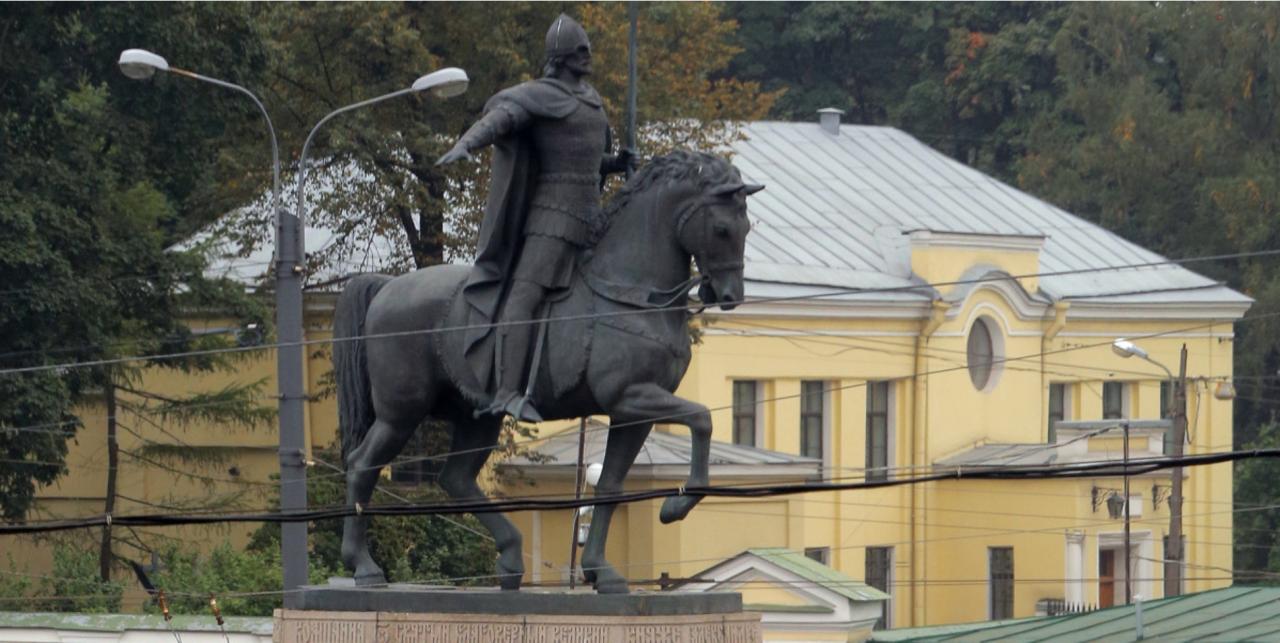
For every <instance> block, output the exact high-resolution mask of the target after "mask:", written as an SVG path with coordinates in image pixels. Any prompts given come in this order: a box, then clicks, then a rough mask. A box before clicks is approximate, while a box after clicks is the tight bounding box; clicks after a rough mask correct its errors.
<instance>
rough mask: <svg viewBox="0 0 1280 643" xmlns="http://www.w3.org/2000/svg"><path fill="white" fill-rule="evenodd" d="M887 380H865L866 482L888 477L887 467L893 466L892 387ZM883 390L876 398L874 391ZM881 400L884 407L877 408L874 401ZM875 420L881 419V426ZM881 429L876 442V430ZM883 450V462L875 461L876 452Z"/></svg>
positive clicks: (883, 479) (878, 480)
mask: <svg viewBox="0 0 1280 643" xmlns="http://www.w3.org/2000/svg"><path fill="white" fill-rule="evenodd" d="M889 384H890V382H888V381H869V382H867V410H866V414H867V416H866V462H865V464H866V467H865V469H866V471H865V475H864V480H866V481H867V482H883V481H885V480H888V479H889V469H890V468H891V467H892V466H893V448H892V440H891V435H892V433H893V432H892V430H891V429H892V426H891V424H892V423H891V419H892V411H893V387H891V386H890V385H889ZM878 391H883V395H882V396H881V397H879V398H877V396H876V393H877V392H878ZM878 399H879V400H883V405H884V409H883V410H877V409H876V408H875V407H876V405H875V402H876V401H877V400H878ZM877 420H883V427H878V426H876V422H877ZM877 430H882V439H881V440H880V444H879V445H877V443H876V440H875V438H876V432H877ZM879 451H882V452H883V462H880V463H877V462H876V455H877V452H879Z"/></svg>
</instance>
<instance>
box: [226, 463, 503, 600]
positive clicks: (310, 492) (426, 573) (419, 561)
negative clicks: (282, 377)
mask: <svg viewBox="0 0 1280 643" xmlns="http://www.w3.org/2000/svg"><path fill="white" fill-rule="evenodd" d="M315 457H316V459H317V460H320V461H324V462H326V463H329V464H330V465H331V468H329V469H327V470H326V469H319V468H317V469H313V470H312V471H313V473H312V474H311V475H310V476H308V478H307V501H308V502H309V503H310V504H311V505H313V506H318V507H326V506H336V505H342V504H344V503H345V502H346V479H345V477H344V476H343V475H342V473H341V472H340V471H337V470H336V467H334V466H333V465H332V463H334V462H337V461H338V459H339V453H338V449H337V448H330V449H327V450H325V451H322V452H320V453H317V454H316V456H315ZM374 494H375V501H376V502H378V503H386V504H395V503H400V502H415V503H439V502H443V501H445V500H447V498H446V496H445V495H444V494H443V492H442V491H440V490H439V489H438V488H437V487H435V486H434V485H423V486H419V485H408V486H406V485H395V484H389V483H388V482H387V481H385V480H383V481H380V484H379V486H378V489H377V490H376V491H375V492H374ZM488 533H489V532H488V531H486V530H485V529H484V527H483V526H482V525H481V524H480V522H479V521H477V520H476V519H475V518H474V517H473V516H471V515H469V514H468V515H460V516H378V517H377V518H376V519H374V520H372V521H370V525H369V545H370V552H371V553H372V554H373V557H374V558H375V559H376V560H378V561H379V562H380V563H381V564H382V567H383V569H385V570H386V572H387V577H388V579H389V580H390V581H392V582H398V583H407V582H414V583H441V584H448V585H496V584H497V581H496V579H494V578H492V574H493V570H494V562H495V560H496V559H497V555H498V554H497V549H496V548H495V547H494V545H493V540H492V538H491V537H490V536H489V535H488ZM307 540H308V542H309V543H310V545H311V555H310V564H311V568H312V574H313V575H315V574H317V573H322V572H323V573H331V574H333V575H345V574H346V573H347V572H346V571H345V567H344V565H343V563H342V521H341V520H325V521H319V522H314V523H311V524H310V525H309V526H308V530H307ZM250 549H253V550H257V551H262V552H268V551H279V550H280V527H279V525H264V526H263V527H262V528H260V529H259V530H258V531H256V532H255V533H254V536H253V538H252V541H251V544H250Z"/></svg>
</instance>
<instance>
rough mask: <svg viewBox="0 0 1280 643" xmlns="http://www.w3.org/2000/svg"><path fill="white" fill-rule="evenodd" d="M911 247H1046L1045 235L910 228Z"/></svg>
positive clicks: (1023, 249) (1031, 249) (1035, 249)
mask: <svg viewBox="0 0 1280 643" xmlns="http://www.w3.org/2000/svg"><path fill="white" fill-rule="evenodd" d="M903 234H906V235H908V236H910V237H911V248H912V249H913V250H914V249H916V248H975V249H981V250H1009V251H1013V252H1039V251H1040V249H1041V248H1043V247H1044V240H1045V237H1044V235H1014V234H979V233H974V232H940V231H938V230H908V231H906V232H904V233H903Z"/></svg>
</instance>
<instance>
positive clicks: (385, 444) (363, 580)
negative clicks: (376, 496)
mask: <svg viewBox="0 0 1280 643" xmlns="http://www.w3.org/2000/svg"><path fill="white" fill-rule="evenodd" d="M417 426H418V423H417V422H398V423H395V424H392V423H391V422H387V421H385V420H383V419H382V418H378V419H377V420H376V421H375V422H374V423H373V426H371V427H369V433H368V434H367V435H365V438H364V441H362V442H361V443H360V446H358V447H356V448H355V449H354V450H353V451H352V452H351V453H350V454H348V456H347V462H346V465H347V503H348V504H352V505H355V504H357V503H358V504H359V505H360V506H362V507H367V506H369V499H370V498H371V497H372V496H373V488H374V486H375V485H377V484H378V477H379V475H380V474H381V472H382V467H384V466H386V465H387V463H389V462H391V459H392V458H394V457H396V454H397V453H400V451H401V450H403V449H404V445H405V443H406V442H408V441H409V438H410V437H413V432H414V430H415V429H417ZM342 562H343V563H344V564H346V566H347V568H348V569H351V570H353V571H354V572H355V578H356V585H381V584H384V583H386V582H387V577H386V575H384V574H383V573H382V568H381V567H379V566H378V564H377V563H375V562H373V557H372V556H370V555H369V517H368V516H348V517H347V518H346V519H345V521H344V524H343V529H342Z"/></svg>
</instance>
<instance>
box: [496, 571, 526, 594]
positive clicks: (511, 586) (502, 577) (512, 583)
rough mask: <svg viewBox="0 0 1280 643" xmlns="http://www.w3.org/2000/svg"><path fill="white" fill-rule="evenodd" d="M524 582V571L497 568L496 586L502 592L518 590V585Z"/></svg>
mask: <svg viewBox="0 0 1280 643" xmlns="http://www.w3.org/2000/svg"><path fill="white" fill-rule="evenodd" d="M523 580H524V570H522V569H519V570H517V569H503V568H502V566H501V565H499V566H498V586H499V587H501V588H502V589H503V590H504V591H508V592H514V591H516V590H518V589H520V583H521V582H522V581H523Z"/></svg>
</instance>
